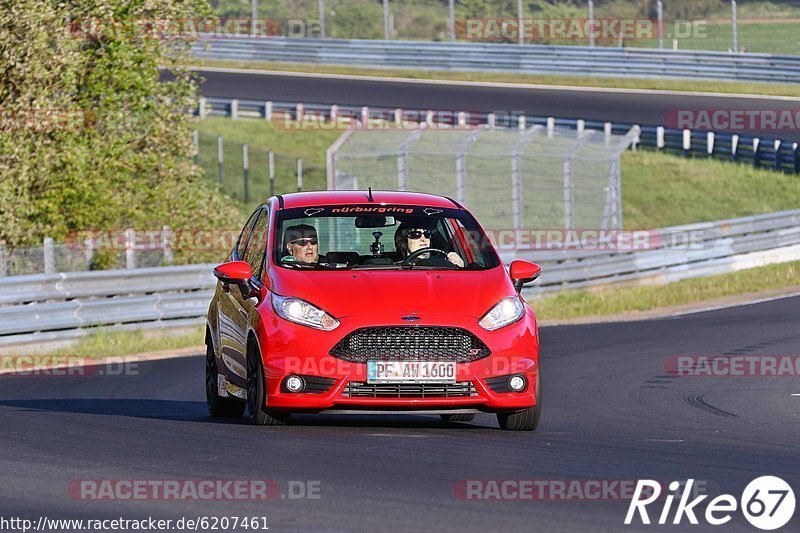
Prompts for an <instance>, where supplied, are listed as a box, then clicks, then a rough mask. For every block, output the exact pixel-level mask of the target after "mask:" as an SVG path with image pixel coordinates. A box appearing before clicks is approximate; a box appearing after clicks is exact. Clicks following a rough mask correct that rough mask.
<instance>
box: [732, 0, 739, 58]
mask: <svg viewBox="0 0 800 533" xmlns="http://www.w3.org/2000/svg"><path fill="white" fill-rule="evenodd" d="M731 24H732V28H731V30H732V31H731V33H732V34H733V42H732V43H731V44H732V50H731V51H732V52H733V53H734V54H735V53H736V52H738V51H739V28H738V25H739V21H738V20H737V19H736V0H731Z"/></svg>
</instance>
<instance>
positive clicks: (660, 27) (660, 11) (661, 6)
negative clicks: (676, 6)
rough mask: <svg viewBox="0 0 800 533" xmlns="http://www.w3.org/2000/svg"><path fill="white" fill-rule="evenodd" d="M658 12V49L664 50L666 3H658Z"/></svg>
mask: <svg viewBox="0 0 800 533" xmlns="http://www.w3.org/2000/svg"><path fill="white" fill-rule="evenodd" d="M656 12H657V14H658V49H659V50H663V49H664V2H662V1H661V0H658V1H657V2H656Z"/></svg>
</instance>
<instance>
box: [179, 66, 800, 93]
mask: <svg viewBox="0 0 800 533" xmlns="http://www.w3.org/2000/svg"><path fill="white" fill-rule="evenodd" d="M192 65H194V66H197V67H231V68H242V69H262V70H275V71H281V72H285V71H289V72H309V73H318V74H343V75H353V76H378V77H396V78H408V79H418V80H446V81H468V82H483V83H487V82H489V83H490V82H494V83H517V84H520V83H523V84H539V85H564V86H572V87H598V88H614V89H650V90H662V91H699V92H710V93H724V94H754V95H764V96H793V97H800V86H798V85H796V84H782V83H742V82H724V81H702V80H659V79H638V78H605V77H602V78H601V77H591V76H551V75H538V74H537V75H535V74H519V73H513V72H509V73H503V72H449V71H435V70H430V71H428V70H410V69H388V68H387V69H376V68H357V67H343V66H334V65H311V64H305V63H277V62H270V63H267V62H258V61H252V62H251V61H211V60H204V61H199V60H194V61H193V62H192Z"/></svg>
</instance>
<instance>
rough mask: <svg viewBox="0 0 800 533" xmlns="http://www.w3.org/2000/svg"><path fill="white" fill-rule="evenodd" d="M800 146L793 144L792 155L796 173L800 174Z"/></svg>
mask: <svg viewBox="0 0 800 533" xmlns="http://www.w3.org/2000/svg"><path fill="white" fill-rule="evenodd" d="M798 148H800V145H799V144H797V143H794V144H792V154H793V156H794V173H795V174H800V150H798Z"/></svg>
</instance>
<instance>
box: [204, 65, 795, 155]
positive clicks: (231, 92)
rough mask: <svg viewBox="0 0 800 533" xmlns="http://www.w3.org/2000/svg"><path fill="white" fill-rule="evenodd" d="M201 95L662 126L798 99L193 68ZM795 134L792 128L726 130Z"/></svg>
mask: <svg viewBox="0 0 800 533" xmlns="http://www.w3.org/2000/svg"><path fill="white" fill-rule="evenodd" d="M198 74H199V75H200V76H202V78H204V81H203V82H202V84H201V92H202V94H203V95H204V96H213V97H221V98H240V99H244V100H273V101H276V102H303V103H322V104H339V105H359V106H362V105H366V106H379V107H401V108H409V109H432V110H436V111H442V110H444V111H473V112H474V111H481V112H490V111H495V112H506V113H511V112H524V113H526V114H528V115H532V116H554V117H559V118H583V119H586V120H603V121H616V122H627V123H636V124H647V125H653V126H661V125H664V124H665V116H666V115H667V114H669V113H670V112H675V111H676V110H695V111H697V110H716V109H721V110H726V111H730V110H774V111H784V110H790V111H792V112H798V111H800V100H798V99H764V98H755V97H738V98H737V97H721V96H703V95H685V94H659V93H637V92H630V91H628V92H615V91H614V90H610V91H585V90H580V89H564V88H555V89H535V88H525V87H521V88H515V87H492V86H480V85H458V84H447V85H436V84H430V83H421V82H414V81H410V82H392V81H380V80H374V81H373V80H364V79H339V78H335V77H309V76H297V75H291V74H286V75H284V74H257V73H246V72H214V71H209V70H200V71H198ZM733 133H747V134H751V135H763V136H765V137H770V138H780V139H786V140H792V141H800V132H798V130H797V129H784V130H781V131H767V132H764V131H761V132H759V131H747V132H738V131H737V132H733Z"/></svg>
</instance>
